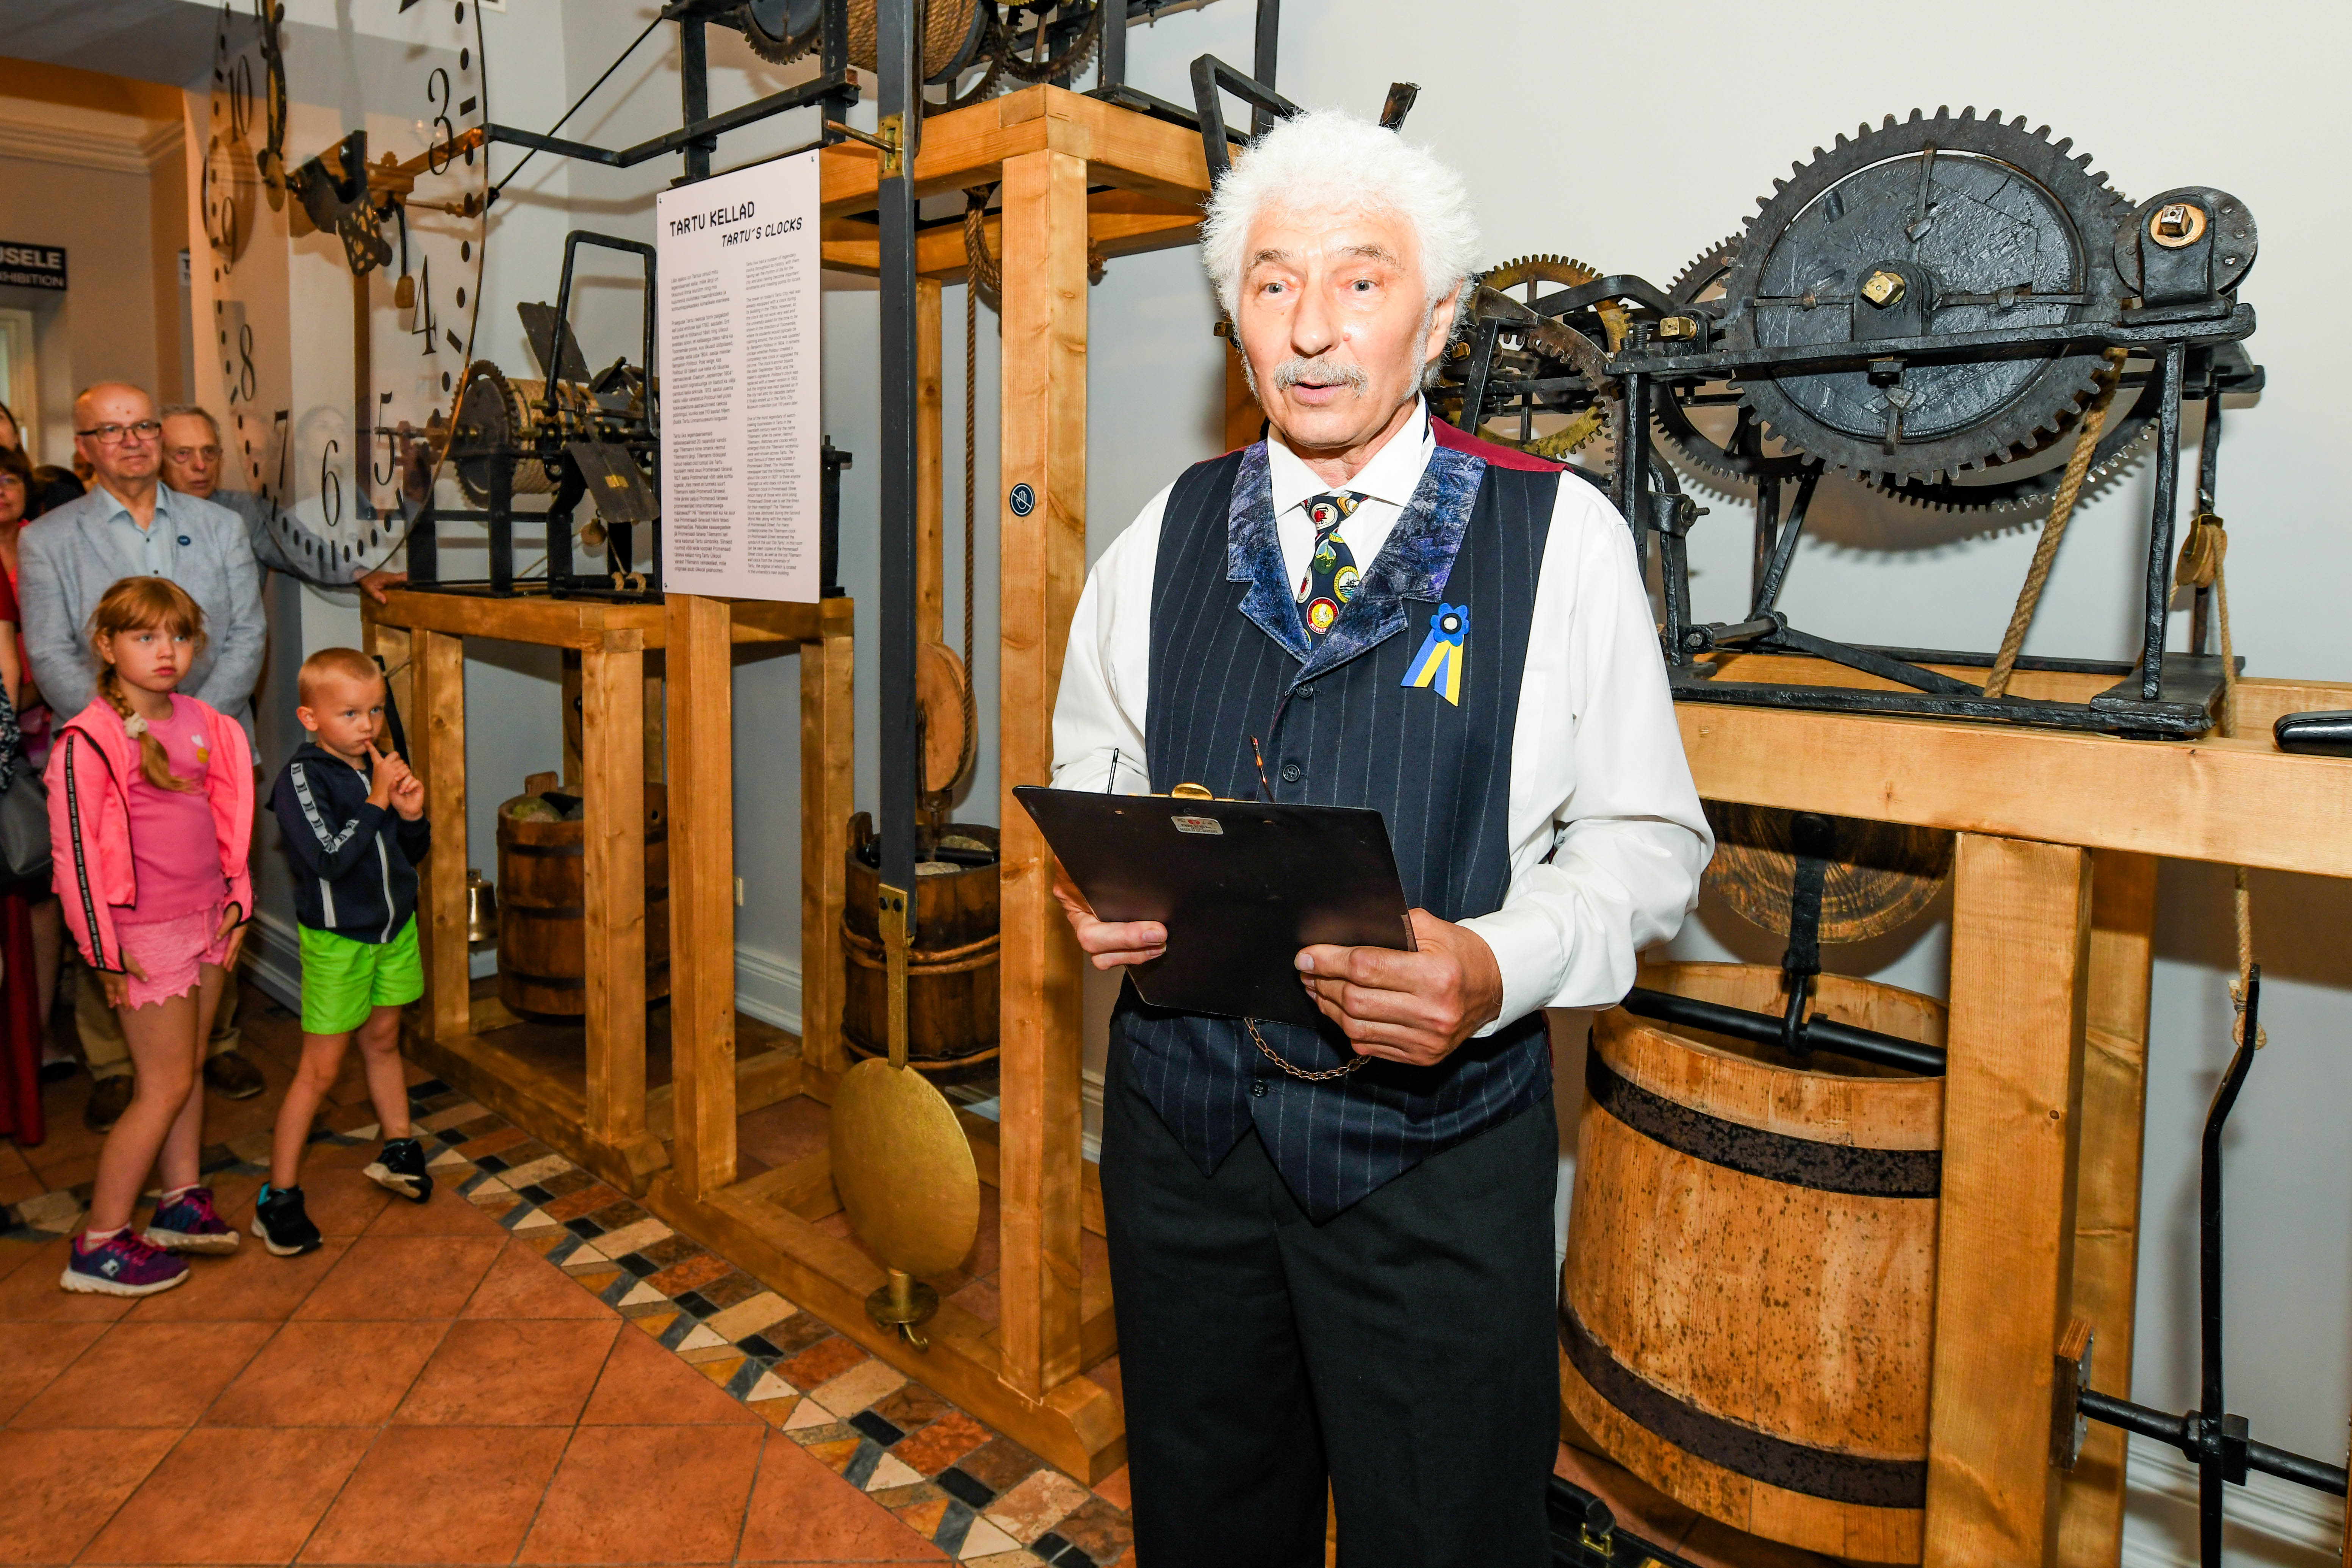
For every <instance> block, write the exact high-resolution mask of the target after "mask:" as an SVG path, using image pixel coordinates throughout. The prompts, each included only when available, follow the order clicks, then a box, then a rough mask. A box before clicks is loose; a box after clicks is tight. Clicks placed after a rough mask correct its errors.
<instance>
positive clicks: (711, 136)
mask: <svg viewBox="0 0 2352 1568" xmlns="http://www.w3.org/2000/svg"><path fill="white" fill-rule="evenodd" d="M699 25H700V24H696V26H699ZM679 26H680V28H681V29H684V28H685V26H686V24H685V23H683V22H681V23H680V24H679ZM681 69H682V67H681ZM705 81H706V83H707V82H708V77H707V76H706V77H705ZM828 101H831V102H835V103H837V104H839V105H840V106H841V107H844V108H846V107H847V106H848V105H849V104H853V103H856V101H857V84H856V82H855V81H852V80H850V79H849V78H848V76H847V75H846V73H845V72H844V73H842V74H840V75H838V76H836V75H835V73H832V72H827V73H825V74H824V75H823V76H820V77H818V78H816V79H814V80H813V81H804V82H803V83H801V84H800V85H799V86H798V87H793V88H787V89H784V90H783V91H782V92H777V93H771V94H770V95H769V96H767V97H766V98H761V99H755V100H752V101H751V102H750V103H746V104H742V105H740V106H739V107H737V108H734V109H730V110H723V111H721V112H720V113H718V114H712V115H706V116H698V117H696V118H693V119H691V120H690V121H688V123H687V124H685V125H682V126H680V127H679V128H678V129H677V130H676V131H672V132H667V133H666V134H664V135H660V136H656V137H655V138H654V139H653V140H651V141H650V142H638V143H636V144H635V146H632V147H624V148H620V149H618V150H615V149H614V148H610V147H595V146H591V145H590V144H589V143H587V142H574V141H572V140H571V139H570V138H568V137H563V136H548V135H543V134H541V132H536V131H525V130H523V129H522V128H521V127H520V126H516V125H486V126H484V127H483V128H482V134H483V138H484V140H486V141H490V142H503V143H504V144H506V145H508V146H510V147H527V148H530V150H531V151H533V152H537V153H560V154H561V155H562V156H563V157H566V158H577V159H579V160H580V161H581V162H583V163H602V164H604V166H605V167H607V168H613V169H629V168H635V166H636V165H637V164H639V163H644V162H645V161H646V159H648V158H658V157H660V156H661V155H662V154H664V153H675V152H677V151H678V150H679V149H680V148H682V147H687V146H689V145H690V144H692V143H694V142H705V143H709V142H714V141H715V139H716V138H718V137H719V135H721V134H723V133H724V132H729V131H740V130H741V129H742V128H743V127H744V126H746V125H756V124H758V123H759V122H760V121H762V120H766V119H769V118H771V117H772V116H774V115H778V114H784V113H788V112H790V111H791V110H795V109H806V108H808V107H809V106H810V105H811V104H814V103H824V102H828ZM703 151H704V153H705V157H706V161H707V158H708V154H709V146H708V145H706V146H705V147H704V149H703ZM705 173H706V174H707V173H708V171H707V170H706V171H705Z"/></svg>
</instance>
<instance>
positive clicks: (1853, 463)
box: [1724, 109, 2131, 484]
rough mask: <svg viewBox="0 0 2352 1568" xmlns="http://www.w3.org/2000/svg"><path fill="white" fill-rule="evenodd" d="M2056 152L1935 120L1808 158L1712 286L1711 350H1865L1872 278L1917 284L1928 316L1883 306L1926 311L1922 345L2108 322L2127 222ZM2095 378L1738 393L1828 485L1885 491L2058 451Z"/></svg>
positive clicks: (1770, 380) (1998, 377) (2059, 365)
mask: <svg viewBox="0 0 2352 1568" xmlns="http://www.w3.org/2000/svg"><path fill="white" fill-rule="evenodd" d="M2072 145H2073V144H2072V142H2065V141H2061V142H2052V141H2051V140H2050V132H2049V128H2048V127H2047V126H2044V127H2043V128H2042V129H2041V130H2040V131H2028V130H2026V129H2025V120H2024V117H2023V116H2019V117H2018V118H2017V119H2016V120H2015V121H2004V120H2002V119H2001V117H2000V112H1999V111H1998V110H1995V111H1994V112H1993V113H1992V114H1990V115H1989V116H1987V117H1986V118H1984V119H1981V120H1979V118H1977V113H1976V110H1973V109H1966V110H1961V112H1960V113H1959V114H1958V116H1955V115H1953V114H1952V113H1951V112H1950V111H1949V110H1943V109H1939V110H1937V111H1936V112H1935V114H1934V115H1932V116H1927V115H1923V114H1922V113H1921V112H1920V111H1919V110H1912V112H1911V117H1910V119H1909V120H1907V121H1900V122H1898V121H1896V120H1895V117H1894V116H1893V115H1889V116H1887V117H1886V120H1885V123H1884V124H1882V125H1881V126H1880V127H1879V128H1878V129H1876V130H1872V129H1871V128H1870V127H1869V126H1867V125H1864V126H1863V127H1862V128H1861V129H1860V130H1859V132H1857V133H1856V135H1855V136H1854V137H1853V139H1851V140H1849V139H1848V138H1846V137H1844V136H1840V137H1839V138H1838V139H1837V144H1836V146H1835V147H1834V148H1832V149H1831V150H1830V151H1827V152H1823V151H1822V150H1821V149H1820V148H1815V149H1814V151H1813V161H1812V162H1811V163H1801V164H1798V165H1796V166H1795V168H1794V173H1793V177H1792V178H1790V179H1788V180H1780V181H1775V182H1774V185H1775V191H1774V194H1773V195H1769V196H1767V197H1763V198H1760V200H1759V206H1760V207H1761V210H1760V211H1759V213H1758V214H1757V216H1755V217H1754V218H1752V219H1750V220H1749V221H1748V228H1747V231H1746V232H1745V234H1744V235H1742V237H1741V240H1740V246H1739V250H1738V256H1737V257H1736V258H1734V260H1733V263H1732V268H1731V272H1730V274H1729V276H1728V277H1727V279H1726V280H1725V290H1724V291H1725V294H1726V295H1727V298H1728V299H1729V300H1731V302H1732V303H1731V313H1730V315H1729V316H1728V317H1727V319H1726V321H1725V324H1724V344H1725V346H1726V347H1727V348H1734V349H1751V348H1778V347H1791V346H1797V345H1801V344H1812V343H1832V342H1853V341H1856V339H1857V337H1859V338H1861V339H1864V340H1866V339H1867V338H1868V337H1869V336H1870V335H1871V331H1872V330H1873V328H1874V326H1876V324H1877V321H1878V318H1876V317H1875V316H1874V315H1863V314H1857V312H1872V311H1875V310H1878V309H1879V308H1880V307H1876V306H1873V305H1871V304H1869V303H1867V302H1865V301H1864V299H1863V298H1862V297H1861V295H1860V294H1859V292H1858V290H1859V289H1860V288H1861V286H1862V285H1863V283H1864V280H1865V279H1867V278H1869V277H1870V276H1871V275H1872V274H1873V273H1874V272H1876V271H1878V270H1879V269H1880V268H1893V269H1895V270H1898V271H1900V270H1903V269H1909V270H1911V271H1913V272H1914V274H1915V275H1916V276H1919V277H1923V278H1924V279H1925V282H1926V285H1927V292H1928V294H1929V298H1928V299H1927V300H1926V301H1924V302H1922V301H1920V300H1916V299H1914V300H1911V301H1910V302H1908V303H1903V302H1902V301H1901V300H1900V297H1899V296H1898V298H1897V300H1896V301H1895V304H1896V305H1899V306H1900V308H1901V309H1902V310H1905V311H1911V310H1915V309H1916V310H1922V311H1923V312H1924V318H1925V320H1926V322H1927V325H1926V329H1925V331H1924V332H1923V333H1921V335H1935V334H1937V333H1942V332H1960V331H1979V330H1986V329H1992V328H1998V327H2014V326H2033V325H2052V324H2055V323H2058V322H2061V321H2075V320H2080V319H2082V318H2083V317H2084V316H2087V315H2091V314H2093V313H2095V312H2098V311H2101V310H2108V309H2112V308H2114V307H2115V306H2116V304H2118V303H2119V300H2120V297H2121V288H2122V285H2121V282H2120V280H2119V279H2117V278H2116V271H2115V268H2114V267H2113V266H2112V265H2111V264H2109V262H2108V258H2107V250H2108V248H2109V247H2111V245H2112V243H2113V237H2114V234H2115V230H2116V224H2117V223H2118V222H2120V221H2121V219H2122V218H2123V216H2125V215H2126V214H2127V213H2129V212H2130V210H2131V205H2130V203H2129V202H2128V201H2126V199H2125V198H2124V197H2123V196H2121V195H2117V194H2116V192H2115V191H2114V190H2112V189H2110V188H2109V187H2108V185H2107V183H2106V177H2105V175H2104V174H2094V173H2092V172H2091V169H2090V162H2091V160H2090V158H2089V156H2088V155H2087V154H2086V155H2084V156H2080V157H2074V156H2069V152H2068V150H2069V148H2070V147H2071V146H2072ZM1919 287H1920V285H1919V284H1917V283H1915V284H1914V285H1913V286H1912V288H1913V289H1914V291H1916V290H1917V289H1918V288H1919ZM1954 296H1958V298H1957V299H1954V298H1952V297H1954ZM2049 296H2057V297H2056V298H2048V297H2049ZM1947 300H1948V301H1949V302H1944V301H1947ZM1888 308H1889V309H1890V310H1892V309H1893V308H1894V306H1890V307H1888ZM1888 319H1889V320H1894V319H1895V318H1894V317H1892V316H1890V317H1889V318H1888ZM2099 363H2101V362H2100V360H2099V358H2098V357H2097V356H2096V355H2093V354H2077V355H2067V356H2064V357H2060V358H2052V359H2020V360H1996V361H1991V362H1976V363H1958V364H1926V365H1915V366H1912V367H1910V368H1909V369H1908V370H1907V371H1906V374H1905V375H1904V378H1903V381H1902V384H1901V385H1900V386H1899V387H1887V386H1878V385H1874V384H1872V381H1871V378H1870V376H1869V374H1867V373H1865V372H1862V371H1847V372H1838V373H1833V374H1817V375H1788V376H1781V377H1778V378H1774V377H1769V376H1760V375H1759V376H1755V377H1752V378H1750V379H1748V380H1747V381H1746V382H1744V383H1743V384H1742V387H1741V392H1742V401H1743V403H1744V405H1746V406H1747V407H1748V408H1750V409H1752V410H1753V411H1754V413H1755V415H1756V416H1757V417H1758V418H1759V419H1760V420H1761V421H1763V423H1764V425H1765V426H1766V428H1767V429H1769V430H1770V431H1771V432H1772V433H1773V434H1775V435H1777V436H1779V437H1781V438H1782V439H1783V440H1785V441H1787V442H1788V443H1789V444H1790V445H1791V446H1793V447H1797V448H1798V449H1800V450H1801V451H1803V452H1806V453H1808V454H1810V455H1811V456H1813V457H1817V458H1822V460H1823V461H1825V462H1827V463H1828V464H1829V465H1830V466H1832V467H1833V468H1843V469H1848V470H1851V471H1853V473H1856V474H1859V475H1864V476H1870V475H1878V476H1883V478H1884V482H1885V483H1888V484H1900V483H1901V482H1902V481H1904V480H1908V479H1917V480H1926V481H1935V480H1938V479H1945V478H1948V476H1950V475H1952V474H1955V473H1958V472H1959V471H1962V470H1965V469H1971V468H1979V467H1981V466H1983V465H1985V464H1988V463H1998V462H2002V461H2006V460H2009V459H2011V458H2018V457H2022V456H2025V455H2028V454H2030V453H2032V451H2034V450H2036V449H2037V448H2039V447H2043V446H2045V445H2047V444H2048V443H2049V442H2051V441H2053V440H2056V439H2058V438H2059V437H2060V436H2061V435H2062V434H2063V431H2064V429H2065V428H2066V427H2067V426H2068V425H2069V423H2070V422H2071V421H2073V420H2074V418H2075V417H2076V416H2078V415H2079V414H2080V412H2081V410H2082V409H2083V407H2084V405H2086V404H2087V403H2088V402H2089V400H2090V398H2091V397H2092V395H2094V392H2095V370H2096V368H2097V366H2098V365H2099ZM1890 393H1899V394H1900V395H1901V396H1900V398H1899V399H1890V397H1889V394H1890ZM1898 404H1899V406H1898Z"/></svg>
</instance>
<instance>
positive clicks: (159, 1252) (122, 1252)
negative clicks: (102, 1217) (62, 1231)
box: [58, 1230, 188, 1296]
mask: <svg viewBox="0 0 2352 1568" xmlns="http://www.w3.org/2000/svg"><path fill="white" fill-rule="evenodd" d="M187 1277H188V1265H187V1263H186V1262H185V1261H184V1259H181V1258H174V1257H173V1256H172V1255H171V1254H170V1253H168V1252H166V1251H164V1250H163V1248H162V1247H155V1246H152V1245H150V1244H149V1243H148V1242H147V1241H146V1240H145V1239H144V1238H143V1237H136V1236H133V1235H131V1232H129V1231H127V1230H126V1231H121V1232H120V1233H118V1234H116V1235H113V1236H110V1237H107V1238H106V1239H105V1240H104V1241H101V1242H98V1243H96V1244H91V1243H89V1242H86V1241H84V1240H83V1239H82V1238H81V1237H79V1236H77V1237H74V1238H73V1250H72V1253H71V1254H70V1255H69V1256H68V1258H67V1259H66V1271H65V1273H64V1274H63V1275H62V1276H60V1277H59V1279H58V1284H59V1285H62V1286H64V1287H65V1288H66V1289H68V1290H79V1291H83V1292H85V1293H87V1294H89V1295H93V1296H152V1295H153V1294H154V1293H155V1292H156V1291H158V1290H169V1289H171V1288H172V1287H173V1286H174V1285H177V1284H178V1283H179V1282H180V1281H181V1280H183V1279H186V1278H187Z"/></svg>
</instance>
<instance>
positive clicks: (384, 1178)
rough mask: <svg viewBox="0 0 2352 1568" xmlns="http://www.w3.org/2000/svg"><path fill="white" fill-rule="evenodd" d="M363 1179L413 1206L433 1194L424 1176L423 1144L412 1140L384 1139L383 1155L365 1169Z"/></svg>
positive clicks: (427, 1179)
mask: <svg viewBox="0 0 2352 1568" xmlns="http://www.w3.org/2000/svg"><path fill="white" fill-rule="evenodd" d="M367 1178H368V1180H369V1181H371V1182H373V1183H375V1184H377V1185H378V1186H383V1187H389V1188H391V1189H392V1190H393V1191H394V1192H395V1193H398V1194H400V1195H401V1196H402V1197H404V1198H406V1199H407V1200H408V1201H409V1202H410V1203H413V1204H421V1203H423V1202H424V1201H425V1199H427V1198H429V1197H431V1196H432V1195H433V1178H432V1177H431V1176H429V1175H427V1174H425V1145H424V1144H422V1143H419V1142H417V1141H416V1140H415V1139H414V1138H387V1139H385V1140H384V1144H383V1153H381V1154H378V1155H377V1156H376V1157H375V1163H374V1164H373V1165H370V1166H369V1167H368V1168H367Z"/></svg>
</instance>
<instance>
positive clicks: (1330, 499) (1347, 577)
mask: <svg viewBox="0 0 2352 1568" xmlns="http://www.w3.org/2000/svg"><path fill="white" fill-rule="evenodd" d="M1363 500H1364V498H1363V497H1362V496H1360V495H1358V494H1357V493H1356V492H1355V491H1353V490H1339V491H1337V492H1336V493H1335V492H1330V491H1326V492H1325V493H1324V494H1322V495H1318V496H1308V497H1307V521H1309V522H1311V523H1313V524H1314V525H1315V559H1314V560H1313V561H1312V562H1311V563H1308V565H1307V580H1306V581H1305V582H1304V583H1302V584H1299V587H1298V605H1299V611H1298V613H1299V616H1300V618H1301V619H1303V620H1305V621H1306V623H1307V636H1308V637H1311V638H1313V639H1314V640H1315V641H1317V642H1320V641H1322V640H1323V634H1324V633H1325V632H1328V631H1329V630H1330V629H1331V623H1332V622H1334V621H1336V620H1338V619H1339V607H1340V606H1341V605H1345V604H1346V603H1347V602H1348V601H1349V600H1350V599H1352V598H1354V597H1355V596H1356V585H1357V584H1358V583H1359V582H1360V578H1361V574H1359V573H1358V572H1357V570H1356V555H1355V552H1353V551H1351V550H1349V548H1348V542H1347V541H1346V540H1344V539H1342V538H1340V537H1339V525H1340V524H1341V523H1344V522H1346V521H1348V519H1349V517H1350V516H1351V515H1353V513H1354V512H1355V510H1356V508H1357V507H1359V506H1360V505H1361V504H1363Z"/></svg>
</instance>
